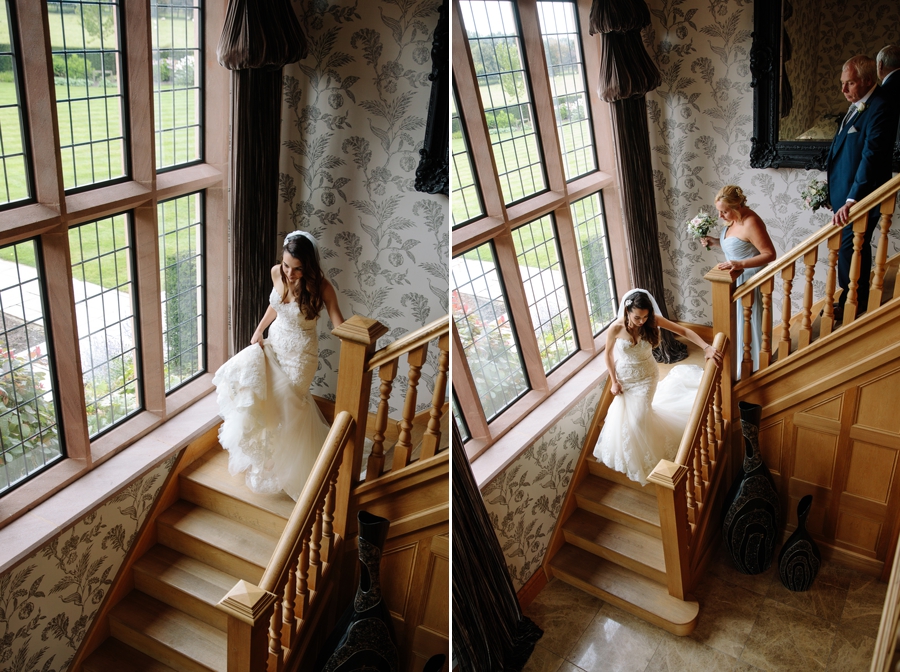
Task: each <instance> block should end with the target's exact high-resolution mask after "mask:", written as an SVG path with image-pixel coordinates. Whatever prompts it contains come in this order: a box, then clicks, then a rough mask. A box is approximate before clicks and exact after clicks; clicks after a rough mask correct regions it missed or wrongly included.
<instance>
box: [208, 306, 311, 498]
mask: <svg viewBox="0 0 900 672" xmlns="http://www.w3.org/2000/svg"><path fill="white" fill-rule="evenodd" d="M269 303H270V304H271V306H272V308H274V310H275V312H276V314H277V317H276V318H275V321H274V322H272V324H271V326H270V327H269V338H267V339H266V340H265V342H264V345H263V347H262V348H260V347H259V346H258V345H251V346H249V347H246V348H244V349H243V350H241V351H240V352H239V353H237V354H236V355H235V356H234V357H232V358H231V359H229V360H228V361H227V362H225V364H223V365H222V366H221V367H220V368H219V370H218V371H216V375H215V377H214V378H213V384H214V385H215V386H216V387H217V395H218V401H219V415H221V416H222V418H223V420H224V422H223V423H222V425H221V427H220V428H219V443H220V444H221V445H222V447H223V448H225V449H227V450H228V470H229V471H230V472H231V474H232V475H235V474H238V473H241V472H246V482H247V487H248V488H250V489H251V490H252V491H253V492H261V493H273V492H279V491H281V490H284V491H285V492H286V493H287V494H288V495H290V497H291V498H292V499H294V500H296V499H297V498H298V497H299V496H300V493H301V492H302V491H303V486H304V484H305V483H306V479H307V477H308V476H309V473H310V472H311V471H312V468H313V466H314V465H315V462H316V457H318V455H319V451H320V450H321V448H322V444H323V443H324V442H325V437H326V436H327V435H328V424H327V422H326V421H325V418H324V416H323V415H322V412H321V411H320V410H319V407H318V406H317V405H316V402H315V401H314V400H313V398H312V395H311V394H310V393H309V386H310V383H312V379H313V376H314V375H315V373H316V368H317V367H318V362H319V343H318V337H317V335H316V320H307V319H306V318H304V317H303V315H302V314H301V313H300V308H299V306H298V305H297V302H296V301H291V302H290V303H282V302H281V295H280V294H279V293H278V292H276V291H275V290H274V289H273V290H272V293H271V294H270V295H269Z"/></svg>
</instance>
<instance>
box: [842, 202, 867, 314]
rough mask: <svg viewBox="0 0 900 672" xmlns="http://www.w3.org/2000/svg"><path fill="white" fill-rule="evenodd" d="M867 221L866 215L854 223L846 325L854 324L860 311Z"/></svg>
mask: <svg viewBox="0 0 900 672" xmlns="http://www.w3.org/2000/svg"><path fill="white" fill-rule="evenodd" d="M867 220H868V216H867V215H866V216H862V217H860V218H859V219H856V220H854V222H853V256H852V257H851V258H850V281H849V282H848V283H847V301H846V303H844V321H843V323H844V324H850V323H851V322H853V321H854V320H855V319H856V313H857V311H858V310H859V270H860V264H861V262H862V246H863V237H864V236H865V234H866V222H867Z"/></svg>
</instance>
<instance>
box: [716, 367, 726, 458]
mask: <svg viewBox="0 0 900 672" xmlns="http://www.w3.org/2000/svg"><path fill="white" fill-rule="evenodd" d="M713 412H714V413H715V415H716V459H718V455H719V447H720V445H721V444H720V443H718V442H719V441H721V440H722V437H723V436H724V435H725V423H724V421H723V420H722V369H719V370H718V371H717V372H716V395H715V397H714V398H713Z"/></svg>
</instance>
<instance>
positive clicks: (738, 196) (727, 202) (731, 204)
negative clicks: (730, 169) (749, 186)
mask: <svg viewBox="0 0 900 672" xmlns="http://www.w3.org/2000/svg"><path fill="white" fill-rule="evenodd" d="M716 201H722V205H724V206H725V208H726V209H728V210H740V209H741V208H743V207H744V206H746V205H747V197H746V196H745V195H744V191H743V189H741V188H740V187H739V186H737V185H736V184H726V185H725V186H724V187H722V188H721V189H719V193H717V194H716Z"/></svg>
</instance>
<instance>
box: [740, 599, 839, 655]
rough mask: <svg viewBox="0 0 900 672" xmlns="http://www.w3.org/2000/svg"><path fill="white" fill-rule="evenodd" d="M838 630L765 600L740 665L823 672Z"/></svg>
mask: <svg viewBox="0 0 900 672" xmlns="http://www.w3.org/2000/svg"><path fill="white" fill-rule="evenodd" d="M836 629H837V626H836V625H835V624H834V623H829V622H828V621H826V620H824V619H821V618H818V617H816V616H813V615H812V614H807V613H804V612H802V611H798V610H797V609H794V608H792V607H788V606H786V605H784V604H781V603H780V602H776V601H775V600H772V599H766V601H765V602H764V603H763V606H762V609H760V611H759V615H758V616H757V618H756V623H754V625H753V629H752V630H751V631H750V636H749V637H748V638H747V642H746V644H745V645H744V650H743V652H742V653H741V658H740V660H741V662H744V663H749V664H750V665H753V666H754V667H758V668H760V669H763V670H770V671H771V672H800V671H802V672H813V671H815V670H825V666H826V665H827V663H828V659H829V656H830V654H831V645H832V642H833V641H834V633H835V630H836Z"/></svg>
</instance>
